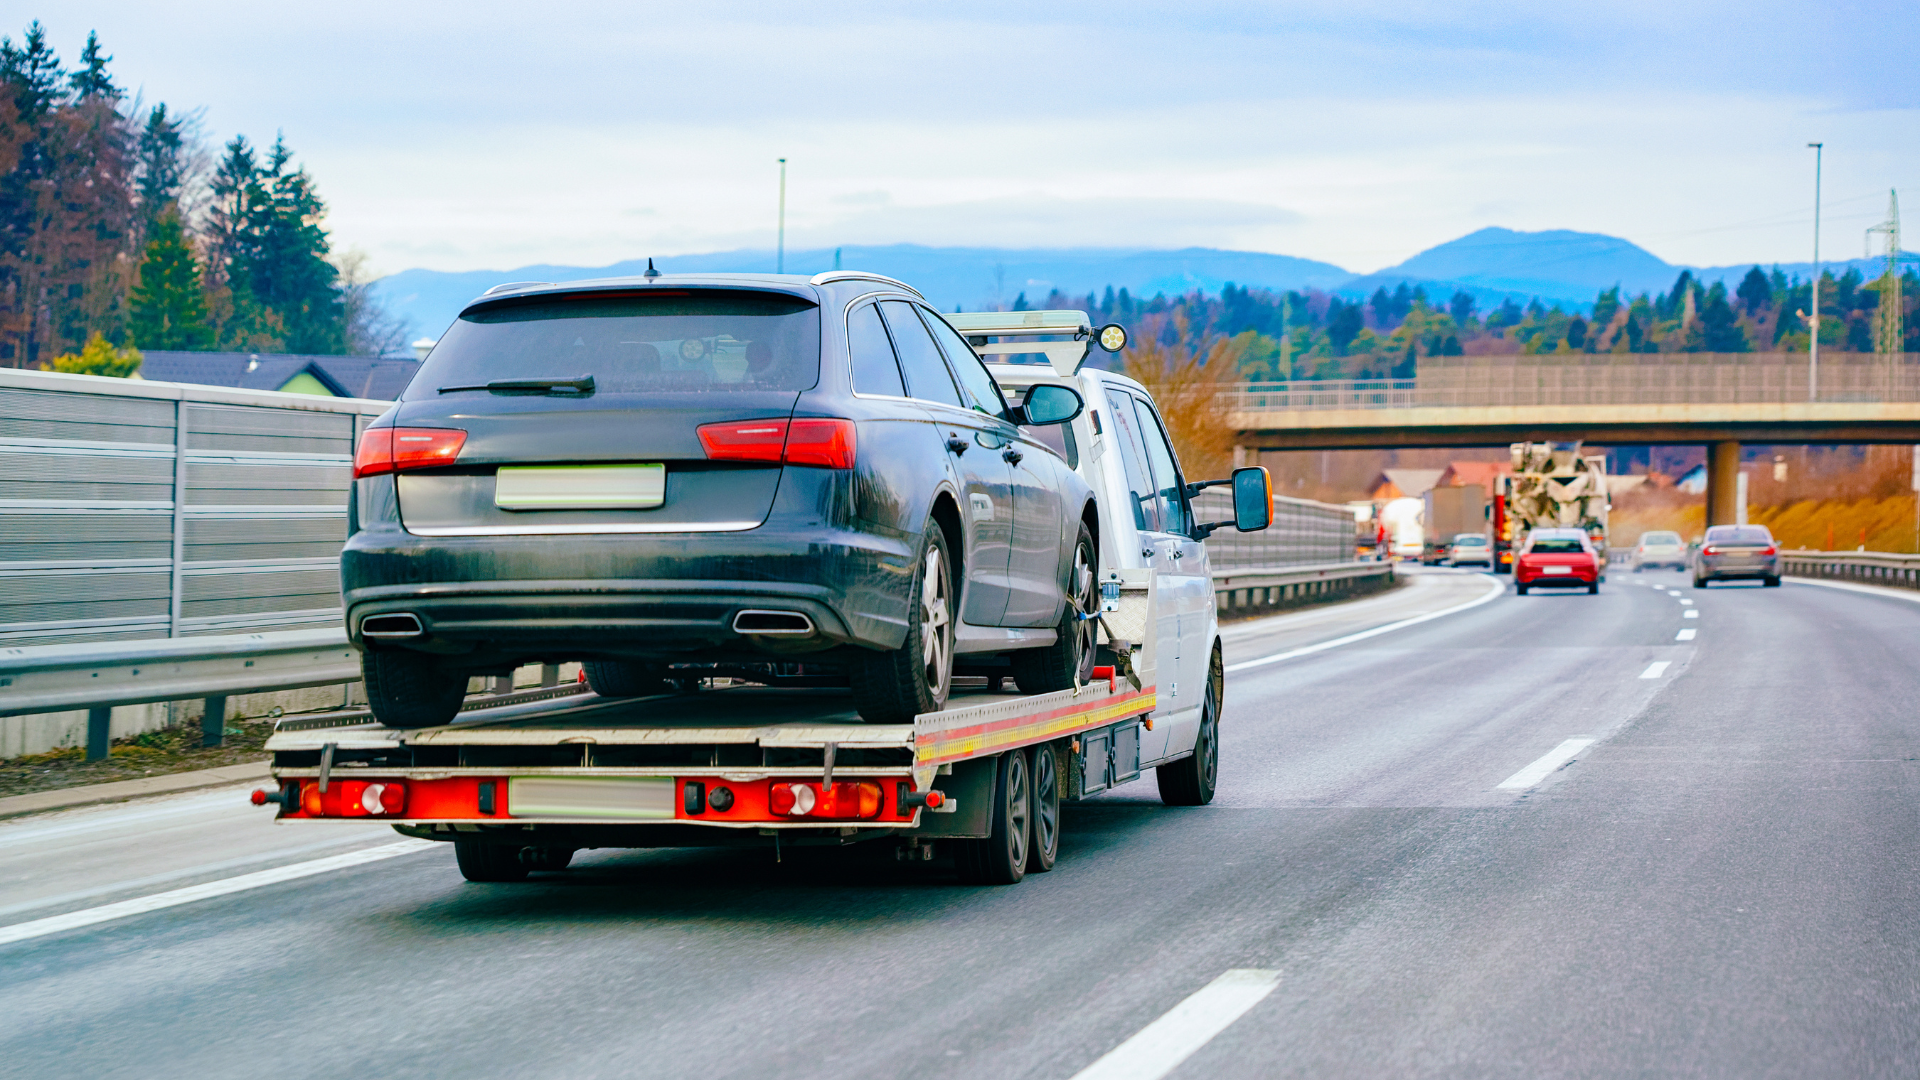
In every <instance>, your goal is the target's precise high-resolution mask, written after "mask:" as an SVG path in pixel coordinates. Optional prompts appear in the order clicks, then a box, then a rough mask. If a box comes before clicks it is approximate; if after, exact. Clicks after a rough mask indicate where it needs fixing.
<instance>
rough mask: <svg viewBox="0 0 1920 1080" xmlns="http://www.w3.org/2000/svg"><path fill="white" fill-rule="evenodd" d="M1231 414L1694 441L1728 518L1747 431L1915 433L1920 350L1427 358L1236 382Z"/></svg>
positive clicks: (1310, 428)
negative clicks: (1702, 449)
mask: <svg viewBox="0 0 1920 1080" xmlns="http://www.w3.org/2000/svg"><path fill="white" fill-rule="evenodd" d="M1810 387H1811V392H1810ZM1228 422H1229V424H1231V425H1232V427H1233V428H1234V430H1235V433H1236V434H1235V444H1236V446H1237V447H1239V448H1240V449H1241V450H1242V451H1258V450H1353V449H1408V448H1414V447H1469V446H1506V445H1508V444H1510V443H1516V442H1523V441H1535V442H1548V441H1551V442H1571V441H1575V440H1579V441H1583V442H1590V443H1596V444H1600V445H1605V446H1684V445H1702V446H1706V447H1708V448H1709V451H1708V455H1707V460H1708V466H1707V490H1708V494H1707V520H1708V522H1709V523H1710V524H1722V523H1730V522H1732V521H1733V520H1734V516H1735V506H1734V497H1735V496H1734V477H1735V474H1737V473H1738V471H1739V468H1740V446H1741V444H1742V443H1763V444H1779V443H1803V444H1804V443H1812V444H1839V443H1871V444H1888V443H1894V444H1897V443H1920V354H1915V353H1905V354H1896V355H1891V356H1889V355H1875V354H1858V353H1840V354H1828V355H1825V356H1822V358H1821V363H1820V367H1819V369H1818V371H1817V373H1814V374H1813V375H1812V377H1811V378H1810V372H1809V369H1808V364H1807V358H1806V357H1805V356H1803V355H1794V354H1782V353H1744V354H1729V353H1680V354H1642V355H1627V356H1617V355H1604V354H1603V355H1597V356H1586V355H1581V354H1573V355H1569V356H1498V357H1433V358H1429V359H1422V360H1421V361H1420V365H1419V368H1418V370H1417V373H1416V375H1415V377H1414V378H1411V379H1382V380H1367V381H1347V382H1331V381H1307V382H1274V383H1245V384H1241V385H1239V386H1236V387H1234V388H1233V390H1232V391H1231V392H1230V393H1229V395H1228Z"/></svg>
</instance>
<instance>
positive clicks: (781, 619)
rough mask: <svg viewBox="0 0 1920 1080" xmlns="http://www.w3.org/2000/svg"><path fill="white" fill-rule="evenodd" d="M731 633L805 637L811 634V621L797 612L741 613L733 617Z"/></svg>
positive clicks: (752, 611)
mask: <svg viewBox="0 0 1920 1080" xmlns="http://www.w3.org/2000/svg"><path fill="white" fill-rule="evenodd" d="M733 632H734V633H736V634H754V635H758V636H767V635H773V634H783V635H787V636H791V637H805V636H807V635H809V634H811V633H813V620H812V619H809V618H807V617H806V616H805V615H802V614H801V613H799V612H797V611H759V610H748V611H743V612H741V613H740V614H738V615H735V616H734V617H733Z"/></svg>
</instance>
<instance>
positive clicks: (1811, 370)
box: [783, 142, 1827, 401]
mask: <svg viewBox="0 0 1920 1080" xmlns="http://www.w3.org/2000/svg"><path fill="white" fill-rule="evenodd" d="M1807 145H1808V146H1810V147H1812V148H1813V311H1812V312H1810V313H1809V314H1808V316H1807V327H1808V329H1809V330H1811V331H1812V333H1811V335H1810V336H1811V337H1812V339H1813V340H1812V342H1811V343H1809V344H1808V346H1807V400H1808V401H1817V400H1819V394H1820V389H1819V387H1820V159H1821V157H1822V155H1823V154H1824V153H1825V152H1826V151H1825V150H1824V147H1825V146H1826V145H1827V144H1826V143H1817V142H1810V143H1808V144H1807ZM783 183H784V181H783Z"/></svg>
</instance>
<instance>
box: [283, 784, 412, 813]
mask: <svg viewBox="0 0 1920 1080" xmlns="http://www.w3.org/2000/svg"><path fill="white" fill-rule="evenodd" d="M300 787H301V796H300V808H301V809H302V810H304V811H306V813H307V815H308V816H309V817H395V816H398V815H399V814H400V813H402V812H403V811H405V810H406V808H407V785H405V784H402V783H397V782H394V781H390V780H378V781H369V780H335V781H333V783H332V784H330V785H328V789H327V791H326V792H325V793H324V794H323V793H322V792H321V791H320V785H319V784H302V785H300Z"/></svg>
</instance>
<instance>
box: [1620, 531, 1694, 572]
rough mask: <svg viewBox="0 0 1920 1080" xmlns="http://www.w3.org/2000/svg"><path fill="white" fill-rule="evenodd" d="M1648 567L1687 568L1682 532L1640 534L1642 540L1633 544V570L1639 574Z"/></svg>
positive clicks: (1685, 548) (1685, 547)
mask: <svg viewBox="0 0 1920 1080" xmlns="http://www.w3.org/2000/svg"><path fill="white" fill-rule="evenodd" d="M1648 567H1667V568H1669V569H1673V570H1685V569H1686V568H1687V543H1686V541H1684V540H1682V539H1680V534H1679V533H1677V532H1649V533H1642V534H1640V542H1639V543H1638V544H1635V545H1634V546H1633V572H1634V573H1636V574H1637V573H1639V572H1640V571H1642V570H1645V569H1647V568H1648Z"/></svg>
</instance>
